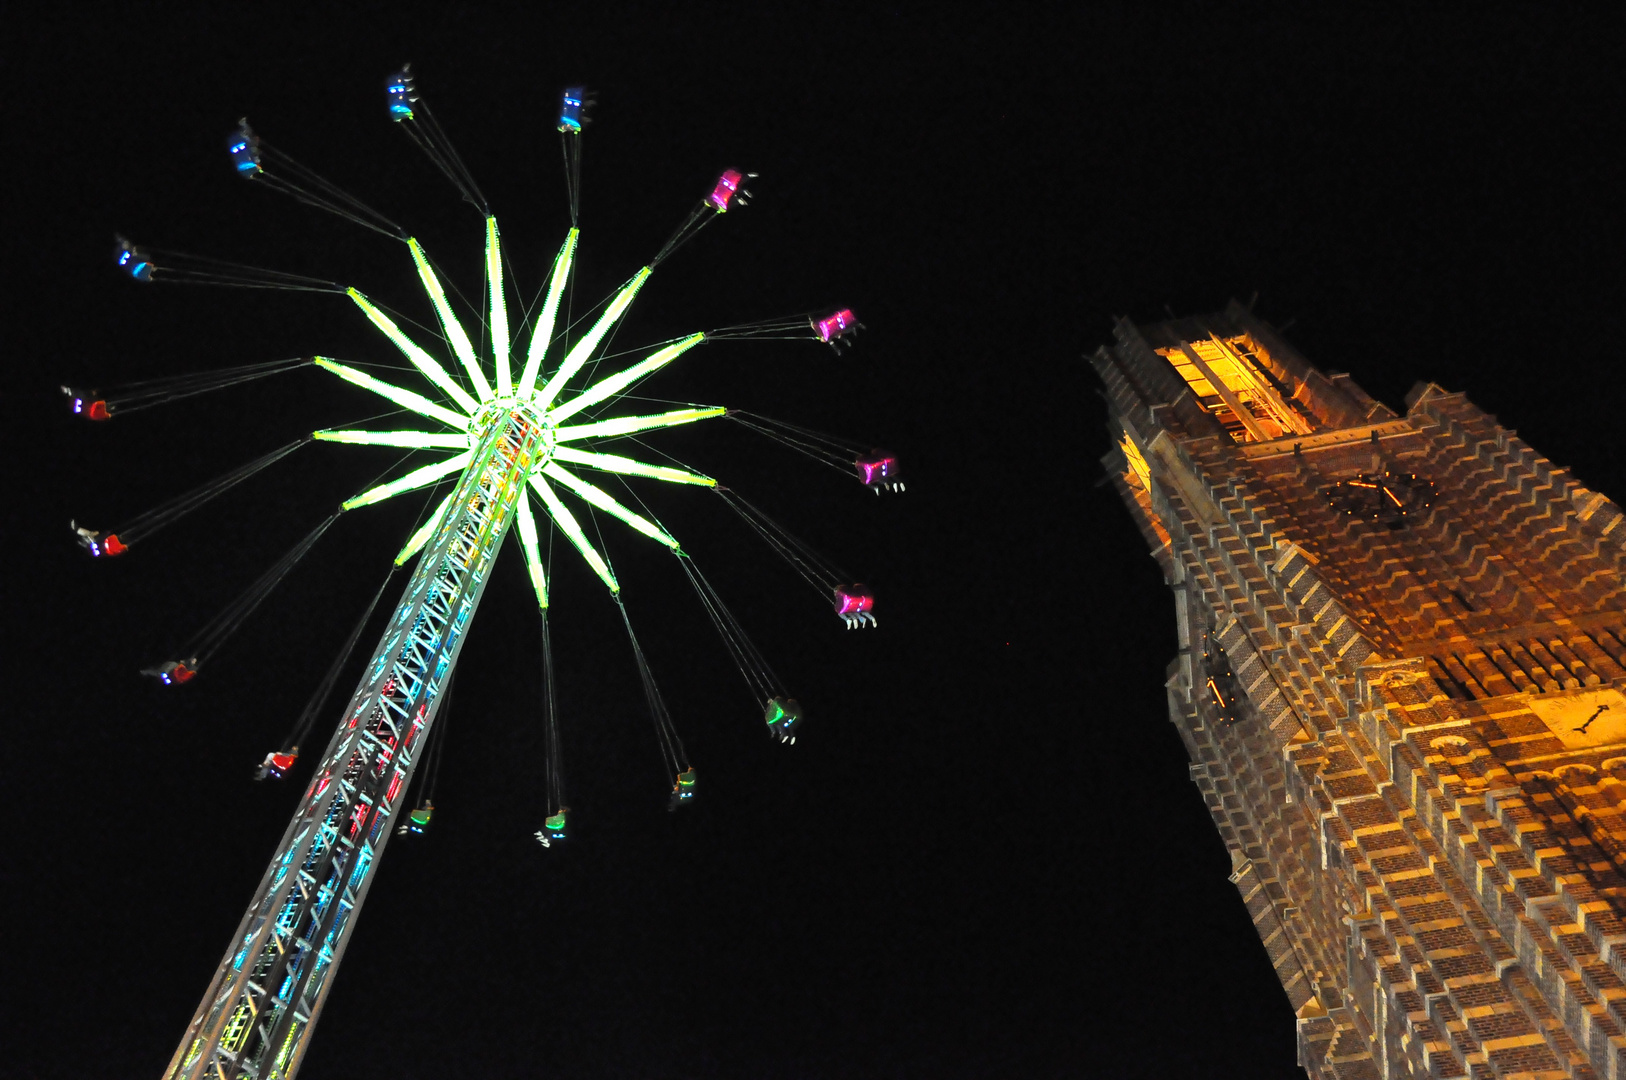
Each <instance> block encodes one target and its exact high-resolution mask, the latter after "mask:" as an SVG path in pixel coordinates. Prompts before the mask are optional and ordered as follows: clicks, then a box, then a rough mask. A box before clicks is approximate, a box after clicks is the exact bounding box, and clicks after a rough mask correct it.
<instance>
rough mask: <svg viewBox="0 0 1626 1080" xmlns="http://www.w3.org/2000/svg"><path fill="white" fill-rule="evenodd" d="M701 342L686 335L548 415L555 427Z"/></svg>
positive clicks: (700, 337) (702, 336) (701, 337)
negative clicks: (568, 417)
mask: <svg viewBox="0 0 1626 1080" xmlns="http://www.w3.org/2000/svg"><path fill="white" fill-rule="evenodd" d="M704 340H706V335H705V334H690V335H689V336H688V337H686V338H683V339H682V340H681V341H674V342H673V343H672V344H670V345H668V346H666V347H665V348H663V349H661V350H659V351H658V352H654V353H651V354H650V355H649V357H648V358H646V359H644V360H640V361H639V362H638V363H636V364H634V365H632V366H631V367H630V368H628V369H627V370H625V371H621V372H617V373H616V374H614V375H611V376H609V377H607V378H604V379H600V380H599V381H598V382H596V383H594V384H593V385H592V386H590V387H588V388H587V389H586V390H584V391H582V393H581V395H580V396H578V397H575V398H572V399H571V400H570V401H567V402H565V403H564V404H563V405H561V406H559V407H558V408H557V409H554V410H553V412H552V414H551V417H552V420H553V422H554V423H555V424H557V423H559V422H560V421H561V420H563V419H565V418H566V417H567V416H574V415H575V414H576V413H579V412H581V411H582V410H583V409H585V408H588V407H590V406H593V405H597V404H598V403H599V402H601V401H603V400H604V399H605V398H609V397H614V396H615V395H616V394H619V393H620V392H621V391H623V390H625V389H626V388H627V387H629V386H631V385H632V384H633V383H635V382H637V381H638V380H640V379H642V378H644V377H646V376H648V375H652V374H654V373H655V372H656V371H659V370H660V369H661V368H663V367H665V366H666V365H667V364H670V363H671V362H672V361H673V360H676V359H677V358H678V357H680V356H682V355H683V354H684V353H686V352H688V351H689V350H690V349H692V348H694V347H695V346H696V345H698V344H700V343H701V342H702V341H704Z"/></svg>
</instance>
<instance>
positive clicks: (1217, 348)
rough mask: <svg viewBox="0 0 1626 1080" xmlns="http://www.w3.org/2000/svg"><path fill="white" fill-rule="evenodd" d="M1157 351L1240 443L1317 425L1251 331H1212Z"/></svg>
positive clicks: (1304, 430)
mask: <svg viewBox="0 0 1626 1080" xmlns="http://www.w3.org/2000/svg"><path fill="white" fill-rule="evenodd" d="M1157 353H1158V355H1159V356H1162V357H1163V358H1164V359H1166V360H1168V362H1169V363H1171V364H1173V365H1174V370H1175V371H1177V372H1179V373H1180V377H1181V378H1182V379H1184V380H1186V384H1187V385H1188V386H1190V387H1191V392H1192V394H1193V395H1194V396H1195V397H1196V398H1197V401H1198V402H1199V403H1200V404H1201V405H1202V407H1203V408H1205V409H1207V410H1208V411H1209V412H1210V413H1213V414H1214V417H1215V419H1217V420H1219V422H1220V423H1222V424H1224V425H1225V430H1226V431H1228V432H1230V435H1231V438H1233V439H1235V440H1236V441H1237V442H1268V441H1270V440H1271V439H1280V438H1282V437H1283V436H1286V435H1308V434H1310V433H1311V432H1313V431H1315V429H1316V427H1317V425H1316V422H1315V420H1314V418H1313V417H1312V416H1311V415H1310V414H1309V412H1308V411H1307V410H1305V409H1304V408H1303V407H1302V406H1300V405H1299V403H1298V402H1297V401H1294V400H1293V399H1292V398H1291V397H1290V396H1289V395H1286V394H1283V392H1282V388H1281V386H1280V384H1278V383H1277V381H1276V379H1275V378H1274V377H1273V376H1272V375H1271V373H1270V367H1269V365H1268V364H1267V363H1266V362H1265V361H1264V360H1263V358H1262V357H1261V356H1260V355H1259V350H1258V346H1257V344H1256V343H1254V342H1253V341H1252V340H1251V339H1249V338H1248V337H1247V336H1245V335H1241V336H1237V337H1232V338H1223V337H1219V336H1217V335H1210V336H1209V337H1206V338H1202V339H1200V340H1196V341H1181V342H1180V343H1179V344H1178V345H1173V346H1168V347H1164V348H1160V349H1158V350H1157Z"/></svg>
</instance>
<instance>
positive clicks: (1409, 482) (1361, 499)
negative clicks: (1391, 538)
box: [1327, 470, 1437, 529]
mask: <svg viewBox="0 0 1626 1080" xmlns="http://www.w3.org/2000/svg"><path fill="white" fill-rule="evenodd" d="M1436 497H1437V492H1436V490H1435V487H1434V482H1433V481H1432V480H1424V479H1422V478H1421V477H1419V476H1418V475H1417V474H1416V473H1397V472H1390V471H1388V470H1385V471H1383V472H1381V473H1361V474H1359V475H1358V476H1352V477H1350V478H1349V479H1347V480H1340V481H1338V482H1337V483H1336V484H1334V485H1333V486H1332V487H1330V488H1328V489H1327V504H1328V505H1329V506H1331V507H1332V508H1333V510H1335V511H1337V512H1338V513H1340V514H1343V515H1344V516H1346V517H1352V518H1360V519H1362V520H1365V521H1371V522H1375V523H1377V524H1381V525H1386V526H1388V527H1389V528H1391V529H1403V528H1405V527H1406V526H1407V525H1408V524H1410V523H1411V522H1412V521H1415V520H1418V519H1420V518H1421V517H1423V516H1424V515H1425V514H1426V513H1427V512H1428V508H1429V507H1430V506H1432V505H1434V500H1435V498H1436Z"/></svg>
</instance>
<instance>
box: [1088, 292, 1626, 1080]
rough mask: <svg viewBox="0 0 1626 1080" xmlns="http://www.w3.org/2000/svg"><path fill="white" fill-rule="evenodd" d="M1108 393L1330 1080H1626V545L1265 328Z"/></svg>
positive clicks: (1156, 354)
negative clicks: (1326, 370)
mask: <svg viewBox="0 0 1626 1080" xmlns="http://www.w3.org/2000/svg"><path fill="white" fill-rule="evenodd" d="M1113 336H1114V343H1113V344H1112V345H1109V346H1105V347H1103V348H1101V349H1099V350H1098V351H1097V352H1096V353H1095V355H1094V356H1093V357H1092V363H1093V365H1094V367H1095V369H1096V371H1097V373H1098V374H1099V376H1100V378H1101V380H1102V382H1103V384H1104V386H1105V391H1106V393H1105V396H1106V398H1107V401H1108V412H1109V420H1108V424H1109V427H1110V430H1111V435H1112V441H1113V443H1114V446H1113V449H1112V451H1111V452H1109V453H1108V454H1107V455H1106V457H1105V459H1104V462H1105V464H1106V466H1107V471H1108V473H1109V475H1110V477H1111V478H1112V480H1113V483H1114V485H1115V486H1116V488H1117V490H1118V492H1119V494H1120V495H1121V496H1122V497H1123V499H1124V501H1125V503H1126V504H1127V506H1128V508H1129V511H1130V514H1131V515H1132V516H1133V518H1134V519H1135V522H1136V524H1137V525H1138V526H1139V528H1140V530H1141V533H1142V535H1143V536H1144V537H1145V539H1146V541H1147V544H1148V546H1149V547H1150V548H1151V550H1152V554H1153V557H1154V558H1155V559H1156V560H1157V562H1158V565H1159V567H1160V568H1161V569H1162V571H1163V575H1164V579H1165V581H1166V582H1167V583H1168V584H1169V586H1170V588H1171V590H1172V591H1173V593H1174V600H1175V618H1176V625H1177V629H1178V642H1179V655H1178V656H1177V657H1176V658H1175V660H1174V661H1173V663H1172V664H1171V665H1170V667H1169V670H1168V681H1167V686H1168V701H1169V713H1170V718H1171V720H1172V721H1173V722H1174V724H1175V726H1176V728H1178V730H1179V732H1180V735H1181V738H1182V740H1183V741H1184V742H1185V745H1186V749H1187V752H1188V753H1189V755H1190V757H1191V776H1192V780H1193V781H1194V782H1195V783H1196V785H1197V787H1198V789H1199V790H1200V791H1201V792H1202V794H1203V798H1204V799H1205V801H1206V802H1207V804H1208V807H1209V809H1210V812H1211V813H1212V815H1213V818H1214V823H1215V826H1216V828H1217V829H1218V831H1219V833H1220V835H1221V837H1222V838H1223V840H1224V841H1225V845H1226V847H1227V848H1228V849H1229V850H1230V852H1231V860H1232V866H1233V873H1232V877H1231V880H1232V881H1233V882H1234V883H1235V884H1236V886H1237V888H1238V890H1239V891H1240V893H1241V894H1242V897H1243V900H1244V902H1245V904H1246V906H1247V909H1248V912H1249V914H1250V915H1251V916H1252V918H1253V921H1254V925H1255V927H1256V928H1257V929H1258V931H1259V935H1260V939H1261V941H1262V942H1263V943H1264V945H1265V947H1266V949H1267V951H1268V953H1269V955H1270V959H1271V962H1272V964H1273V965H1274V966H1275V969H1276V972H1277V975H1278V976H1279V977H1280V978H1281V981H1282V986H1283V989H1284V990H1285V991H1286V993H1287V996H1288V1000H1289V1002H1290V1003H1291V1005H1292V1007H1293V1009H1294V1010H1295V1012H1296V1014H1297V1017H1298V1019H1297V1025H1298V1040H1299V1058H1300V1063H1301V1064H1302V1065H1303V1066H1304V1068H1305V1070H1306V1072H1307V1073H1308V1074H1309V1075H1310V1076H1312V1077H1318V1078H1319V1077H1356V1076H1361V1077H1369V1076H1374V1075H1376V1076H1382V1077H1410V1076H1418V1077H1421V1076H1470V1075H1471V1076H1480V1075H1485V1076H1490V1075H1497V1076H1506V1075H1514V1074H1528V1075H1537V1074H1539V1075H1543V1076H1576V1077H1582V1076H1585V1077H1592V1076H1609V1077H1626V919H1623V916H1626V876H1623V870H1626V861H1623V860H1626V543H1623V541H1626V528H1622V527H1621V525H1622V514H1621V510H1620V508H1619V507H1617V506H1616V505H1615V504H1614V503H1613V502H1611V501H1610V500H1608V499H1607V498H1605V497H1604V496H1603V495H1600V494H1598V493H1596V492H1592V491H1589V490H1588V489H1586V488H1585V487H1583V486H1581V485H1580V484H1579V483H1577V482H1576V480H1575V479H1574V478H1573V477H1572V476H1570V475H1569V474H1568V472H1566V471H1565V470H1563V469H1561V468H1558V467H1557V466H1555V465H1553V464H1552V462H1550V461H1548V460H1547V459H1545V458H1543V457H1541V456H1540V455H1539V454H1537V453H1536V452H1535V451H1534V450H1533V449H1531V448H1530V447H1529V446H1528V445H1527V444H1525V443H1524V442H1523V441H1522V440H1521V439H1519V437H1518V436H1517V435H1516V434H1515V433H1514V432H1512V431H1510V430H1508V429H1506V428H1504V427H1502V426H1500V425H1499V424H1498V423H1497V422H1496V420H1495V418H1494V417H1492V416H1489V415H1488V414H1486V413H1485V412H1483V411H1482V410H1480V409H1478V408H1477V407H1475V406H1474V405H1473V404H1472V403H1470V402H1469V401H1468V400H1467V398H1465V397H1464V396H1463V395H1462V394H1460V393H1451V392H1448V391H1446V390H1444V389H1442V388H1441V387H1438V386H1435V385H1433V384H1419V385H1418V386H1416V387H1415V388H1413V390H1412V391H1411V393H1409V394H1408V395H1407V397H1406V402H1405V406H1406V411H1405V413H1404V415H1399V414H1396V413H1395V412H1394V411H1392V410H1391V409H1389V408H1388V407H1387V406H1385V405H1383V404H1382V403H1380V402H1378V401H1375V400H1374V399H1372V398H1371V397H1370V396H1369V395H1367V394H1366V393H1365V391H1363V390H1362V389H1361V388H1360V387H1359V386H1357V385H1356V384H1355V383H1354V381H1353V380H1351V379H1350V377H1349V376H1348V375H1341V374H1334V375H1325V374H1323V373H1322V372H1320V371H1319V370H1317V369H1316V368H1314V367H1313V366H1311V364H1310V363H1309V362H1308V361H1307V360H1306V359H1305V358H1304V357H1302V356H1301V355H1299V353H1298V352H1297V351H1296V350H1295V349H1294V348H1293V347H1292V346H1291V345H1290V344H1289V343H1288V342H1287V341H1286V340H1285V338H1283V337H1282V335H1281V334H1280V333H1279V332H1278V331H1276V330H1275V329H1274V328H1272V327H1271V326H1269V325H1268V324H1267V323H1265V322H1264V321H1263V320H1260V319H1258V318H1256V317H1255V316H1254V315H1253V314H1252V313H1251V312H1249V311H1248V310H1246V309H1245V308H1243V307H1241V306H1240V305H1238V304H1236V303H1235V302H1234V301H1233V302H1232V303H1231V304H1230V305H1229V306H1228V307H1227V308H1226V309H1225V310H1224V311H1223V312H1219V313H1217V314H1214V315H1209V316H1203V317H1195V318H1185V319H1172V320H1169V321H1167V322H1159V323H1151V324H1134V323H1131V322H1129V321H1128V320H1120V321H1119V323H1118V324H1117V326H1116V327H1115V328H1114V331H1113Z"/></svg>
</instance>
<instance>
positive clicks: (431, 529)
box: [395, 491, 457, 566]
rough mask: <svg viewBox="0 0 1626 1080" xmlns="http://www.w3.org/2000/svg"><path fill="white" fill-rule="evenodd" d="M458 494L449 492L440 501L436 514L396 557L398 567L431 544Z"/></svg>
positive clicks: (431, 516)
mask: <svg viewBox="0 0 1626 1080" xmlns="http://www.w3.org/2000/svg"><path fill="white" fill-rule="evenodd" d="M456 494H457V492H455V491H451V492H447V494H446V497H445V498H444V499H442V500H440V505H439V506H437V507H435V512H434V513H433V514H431V515H430V516H429V520H428V521H426V522H424V523H423V525H422V527H420V528H419V529H418V531H417V532H415V533H413V534H412V538H411V539H410V540H408V541H407V542H406V546H405V547H403V548H402V549H401V554H399V555H397V556H396V557H395V565H396V566H404V565H406V561H407V560H408V559H410V558H412V556H414V555H416V554H417V553H418V552H419V551H420V550H421V549H422V548H423V546H424V545H425V544H427V543H429V538H430V537H431V536H434V535H435V530H436V529H438V528H440V523H441V522H442V521H444V520H445V519H446V511H447V509H448V508H449V507H450V506H451V505H452V496H453V495H456Z"/></svg>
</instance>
